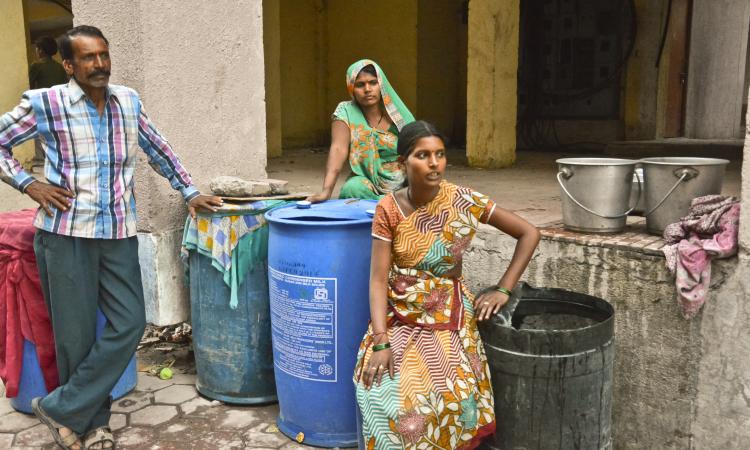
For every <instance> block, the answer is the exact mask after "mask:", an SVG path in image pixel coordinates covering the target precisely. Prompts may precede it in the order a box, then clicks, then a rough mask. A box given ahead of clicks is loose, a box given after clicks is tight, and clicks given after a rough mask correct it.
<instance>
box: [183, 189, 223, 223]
mask: <svg viewBox="0 0 750 450" xmlns="http://www.w3.org/2000/svg"><path fill="white" fill-rule="evenodd" d="M220 206H224V200H222V199H221V197H216V196H215V195H203V194H201V195H198V196H196V197H193V198H192V200H190V203H188V212H189V213H190V217H192V218H193V219H195V214H196V211H205V212H216V211H217V210H218V208H219V207H220Z"/></svg>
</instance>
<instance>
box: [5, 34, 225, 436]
mask: <svg viewBox="0 0 750 450" xmlns="http://www.w3.org/2000/svg"><path fill="white" fill-rule="evenodd" d="M60 50H61V54H62V59H63V65H64V67H65V71H66V73H67V74H68V75H69V76H70V77H71V78H70V81H69V82H68V83H67V84H64V85H57V86H53V87H51V88H48V89H36V90H31V91H28V92H26V93H24V94H23V96H22V97H21V103H20V104H19V105H18V106H16V107H15V108H14V109H13V110H12V111H10V112H8V113H6V114H4V115H2V116H0V172H3V174H4V177H3V178H4V179H5V180H7V181H8V182H9V184H10V185H11V186H13V187H15V188H16V189H18V190H19V191H20V192H21V193H24V194H26V195H28V196H29V197H31V198H32V199H33V200H34V201H36V202H37V203H39V210H38V211H37V215H36V218H35V219H34V226H35V227H36V228H37V231H36V235H35V237H34V251H35V254H36V260H37V265H38V268H39V279H40V284H41V288H42V293H43V294H44V298H45V301H46V302H47V306H48V308H49V311H50V318H51V321H52V331H53V334H54V337H55V349H56V353H57V369H58V372H59V378H60V386H59V387H58V388H57V389H55V390H54V391H52V392H50V393H49V395H47V396H46V397H44V398H41V399H40V398H35V399H33V400H32V408H33V410H34V414H35V415H36V416H37V417H38V418H39V419H40V420H41V421H42V423H44V424H45V425H46V426H47V427H48V428H49V430H50V433H51V434H52V436H53V437H54V439H55V442H56V443H57V444H58V445H59V446H60V447H62V448H66V449H74V450H79V449H82V448H84V446H85V448H86V449H107V448H113V447H114V446H115V441H114V437H113V435H112V430H111V429H110V428H109V419H110V406H111V397H110V392H111V391H112V387H113V386H114V385H115V384H116V382H117V380H118V379H119V378H120V375H121V374H122V372H123V370H124V369H125V367H126V366H127V364H128V362H129V361H130V358H131V357H132V355H133V353H134V352H135V350H136V347H137V345H138V342H140V339H141V337H142V335H143V330H144V328H145V326H146V318H145V315H146V313H145V308H144V299H143V285H142V283H141V269H140V266H139V263H138V239H137V237H136V233H137V229H136V206H135V196H134V192H133V189H134V183H135V177H134V175H135V165H136V161H137V160H138V154H137V153H138V150H139V148H140V149H141V150H143V151H144V152H145V153H146V156H147V157H148V161H149V163H150V164H151V166H152V167H153V168H154V170H156V171H157V172H158V173H159V174H160V175H163V176H164V177H165V178H167V179H168V180H169V182H170V184H171V185H172V187H173V188H174V189H176V190H178V191H180V193H181V194H182V197H183V199H184V200H185V203H186V204H187V206H188V210H189V212H190V214H191V215H192V216H193V217H195V213H196V209H199V210H206V211H216V209H217V207H218V206H220V205H221V204H222V201H221V199H220V198H218V197H213V196H206V195H201V194H200V192H198V190H197V189H196V188H195V186H194V185H193V182H192V179H191V178H190V175H189V174H188V172H187V171H186V170H185V168H184V167H183V165H182V163H181V162H180V160H179V158H178V157H177V155H175V153H174V152H173V150H172V147H171V146H170V145H169V143H168V142H167V140H166V139H164V137H163V136H162V135H161V134H160V133H159V131H158V130H157V129H156V127H155V126H154V124H153V122H151V120H150V119H149V117H148V115H146V111H145V110H144V108H143V104H142V103H141V100H140V98H139V97H138V94H137V93H136V92H135V91H134V90H132V89H130V88H128V87H125V86H118V85H113V84H109V76H110V70H111V61H110V55H109V42H108V41H107V39H106V38H105V37H104V35H103V34H102V32H101V31H100V30H99V29H98V28H96V27H92V26H87V25H81V26H77V27H75V28H73V29H71V30H69V31H68V32H67V33H66V34H65V35H64V36H63V37H62V38H61V41H60ZM37 136H39V138H40V140H41V142H42V146H43V148H44V151H45V156H46V158H47V160H48V164H46V165H45V167H44V180H45V181H40V180H36V179H34V178H33V177H31V176H30V175H29V174H28V173H26V171H25V170H24V169H23V167H21V165H20V164H19V162H18V161H17V160H16V159H14V158H13V151H12V150H13V147H15V146H17V145H19V144H21V143H22V142H24V141H26V140H28V139H32V138H34V137H37ZM97 309H101V311H102V312H103V313H104V316H105V317H106V318H107V324H106V325H105V327H104V331H103V332H102V334H101V336H100V337H99V339H97V338H96V316H97Z"/></svg>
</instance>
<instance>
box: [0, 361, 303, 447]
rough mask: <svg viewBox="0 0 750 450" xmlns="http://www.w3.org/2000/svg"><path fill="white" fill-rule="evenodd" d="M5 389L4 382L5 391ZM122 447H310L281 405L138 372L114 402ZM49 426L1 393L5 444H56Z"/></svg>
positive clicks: (190, 378)
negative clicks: (279, 422)
mask: <svg viewBox="0 0 750 450" xmlns="http://www.w3.org/2000/svg"><path fill="white" fill-rule="evenodd" d="M2 390H3V389H2V388H1V387H0V391H2ZM112 411H113V414H112V420H111V421H110V424H111V426H112V428H113V430H115V438H116V440H117V448H118V449H134V450H135V449H139V450H141V449H142V450H159V449H165V450H172V449H174V450H190V449H195V450H204V449H205V450H209V449H256V448H258V449H261V448H262V449H305V448H313V447H308V446H305V445H300V444H298V443H297V442H295V441H293V440H291V439H289V438H287V437H286V436H285V435H283V434H282V433H281V432H279V431H278V428H276V424H275V423H276V415H277V414H278V411H279V410H278V405H276V404H273V405H268V406H256V407H250V406H247V407H244V406H231V405H225V404H223V403H221V402H218V401H211V400H208V399H206V398H204V397H201V396H200V395H198V393H197V391H196V390H195V375H189V374H175V376H174V377H173V378H172V379H171V380H168V381H164V380H160V379H159V378H156V377H153V376H150V375H147V374H145V373H139V374H138V386H137V387H136V389H135V390H133V391H132V392H131V393H130V394H128V395H126V396H125V397H123V398H121V399H119V400H117V401H115V402H114V404H113V407H112ZM56 448H57V447H56V446H55V445H54V443H53V441H52V439H51V437H50V435H49V432H48V431H47V427H45V426H44V425H42V424H41V423H40V422H39V421H38V420H37V419H36V418H35V417H34V416H29V415H26V414H22V413H19V412H16V411H15V410H13V408H12V407H11V406H10V402H9V401H8V399H6V398H5V397H4V395H2V396H0V449H14V450H31V449H45V450H47V449H56Z"/></svg>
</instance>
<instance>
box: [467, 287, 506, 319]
mask: <svg viewBox="0 0 750 450" xmlns="http://www.w3.org/2000/svg"><path fill="white" fill-rule="evenodd" d="M508 298H509V297H508V294H506V293H504V292H499V291H495V290H490V291H487V292H484V293H482V294H481V295H479V296H477V298H476V299H474V312H475V317H476V318H477V320H479V321H482V320H487V319H489V318H490V317H491V316H493V315H495V314H497V313H498V312H500V309H502V307H503V306H505V304H506V303H508Z"/></svg>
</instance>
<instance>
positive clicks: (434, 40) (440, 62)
mask: <svg viewBox="0 0 750 450" xmlns="http://www.w3.org/2000/svg"><path fill="white" fill-rule="evenodd" d="M418 6H419V12H418V23H417V30H418V37H417V108H416V109H417V111H416V114H417V115H418V117H419V118H420V119H424V120H427V121H429V122H432V123H434V124H435V125H436V126H437V127H438V129H439V130H441V131H442V132H443V133H444V134H445V135H446V136H448V138H449V140H450V141H451V142H450V143H451V144H463V142H464V140H465V138H466V137H465V133H466V78H465V73H466V48H465V46H466V38H465V34H466V24H464V23H462V20H461V19H462V4H461V2H456V1H455V0H419V5H418Z"/></svg>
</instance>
